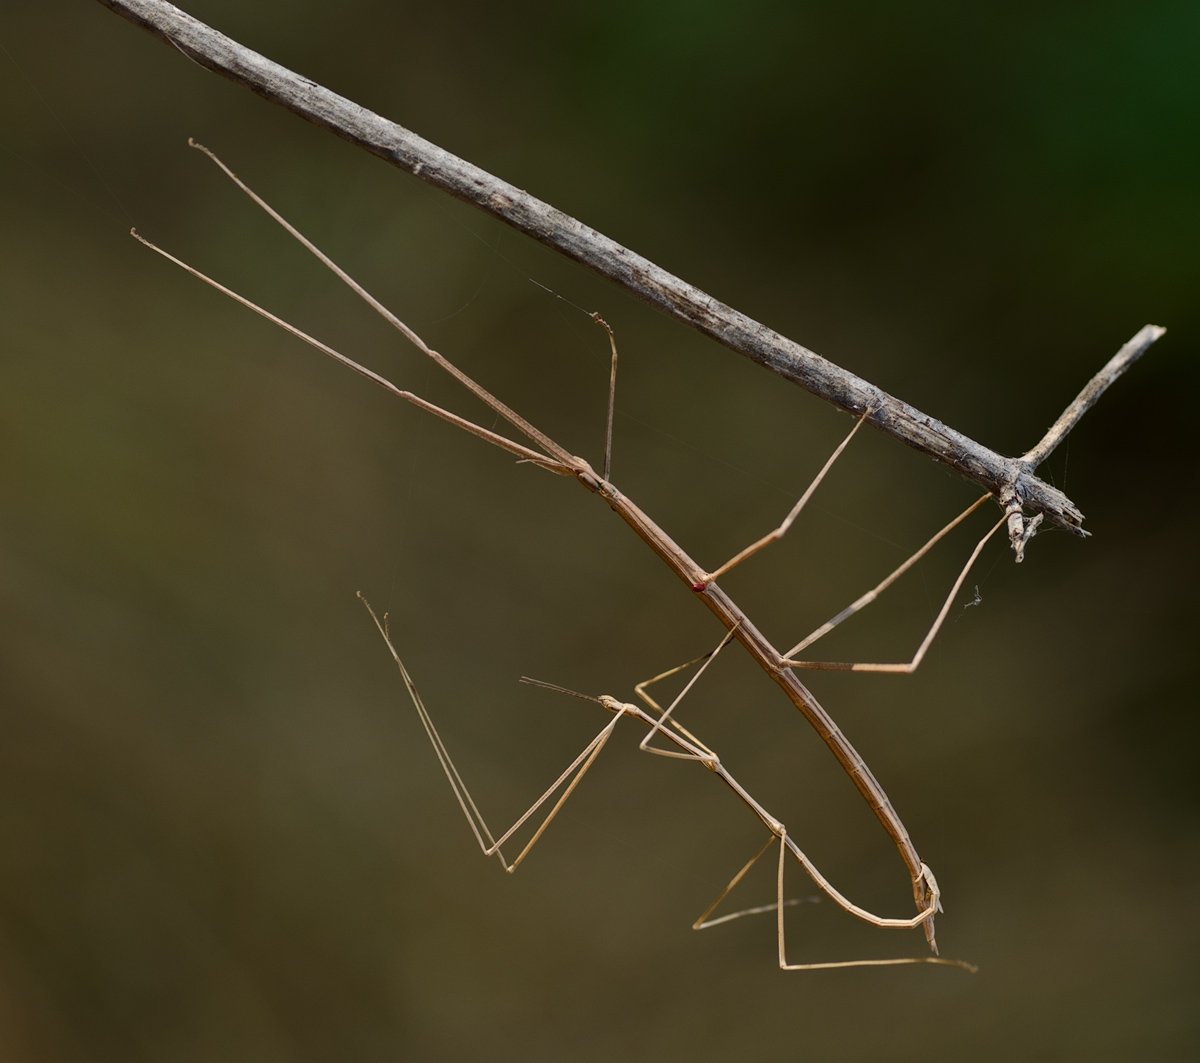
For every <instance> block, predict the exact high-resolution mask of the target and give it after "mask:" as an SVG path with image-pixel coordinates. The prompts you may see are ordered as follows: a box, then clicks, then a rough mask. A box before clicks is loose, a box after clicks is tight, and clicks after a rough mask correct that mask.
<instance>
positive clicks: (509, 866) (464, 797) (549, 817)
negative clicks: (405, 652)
mask: <svg viewBox="0 0 1200 1063" xmlns="http://www.w3.org/2000/svg"><path fill="white" fill-rule="evenodd" d="M358 597H359V599H360V600H361V601H362V603H363V605H364V606H366V608H367V612H368V613H370V614H371V619H372V620H373V621H374V622H375V627H376V628H378V630H379V634H380V635H381V636H382V638H383V641H384V642H385V643H386V644H387V648H388V651H389V652H390V653H391V655H392V659H393V660H394V661H395V662H396V667H397V668H398V669H399V670H400V677H401V679H403V680H404V686H405V689H406V690H407V691H408V696H409V697H410V698H411V699H412V703H413V706H414V707H415V708H416V710H417V715H418V716H419V717H420V719H421V726H422V727H424V728H425V733H426V735H428V736H429V741H430V744H431V745H432V746H433V751H434V753H435V754H436V755H437V758H438V762H439V763H440V764H441V766H442V771H443V772H444V773H445V776H446V779H447V780H448V781H449V783H450V788H451V790H453V791H454V797H455V800H457V801H458V807H459V808H461V809H462V812H463V815H464V816H465V817H466V819H467V823H468V825H469V826H470V828H471V833H472V834H474V835H475V840H476V841H477V842H478V843H479V848H480V849H481V850H482V851H483V854H484V856H495V857H497V858H498V859H499V861H500V863H501V865H502V866H503V867H504V870H505V871H508V872H510V873H511V872H513V871H515V870H516V869H517V868H518V867H519V866H520V865H521V861H523V860H524V859H525V857H526V856H528V855H529V851H530V850H531V849H532V848H533V847H534V846H535V845H536V844H537V842H538V840H539V839H540V838H541V836H542V835H543V834H544V833H545V832H546V828H547V827H549V826H550V824H551V822H552V821H553V820H554V817H555V816H557V815H558V812H559V810H560V809H561V808H562V806H563V805H564V804H565V803H566V801H567V798H568V797H570V796H571V794H572V793H573V792H574V790H575V787H576V786H578V785H579V783H580V781H581V780H582V779H583V777H584V775H585V774H587V770H588V768H590V767H591V766H592V764H593V762H594V761H595V759H596V758H597V757H598V756H599V755H600V750H602V749H603V748H604V746H605V744H606V743H607V742H608V740H609V738H610V737H611V736H612V733H613V729H614V728H615V727H616V726H617V723H618V721H619V720H620V719H621V716H620V714H619V713H618V714H615V715H614V716H613V718H612V719H611V720H610V721H609V722H608V723H607V724H605V725H604V727H603V728H601V729H600V731H599V733H598V734H597V735H596V736H595V738H593V739H592V740H591V741H590V742H588V744H587V745H586V746H584V747H583V751H582V752H581V753H580V754H579V756H577V757H576V758H575V759H574V760H573V761H571V763H570V764H568V765H567V768H566V770H565V771H564V772H563V773H562V774H561V775H559V777H558V778H557V779H555V780H554V782H553V783H551V785H550V786H549V787H548V788H547V789H546V791H545V793H543V794H542V796H541V797H539V798H538V799H537V800H536V801H535V802H534V803H533V804H532V805H530V806H529V808H528V809H527V810H526V811H525V812H524V813H523V814H522V815H521V816H520V818H518V819H517V821H516V822H515V823H513V825H512V826H511V827H509V828H508V830H506V831H505V832H504V833H503V834H501V835H500V837H499V838H495V837H493V835H492V832H491V831H490V830H489V829H488V825H487V823H486V822H485V821H484V818H483V814H482V813H481V812H480V811H479V808H478V807H477V806H476V804H475V801H474V799H473V798H472V797H471V794H470V792H469V791H468V790H467V787H466V784H465V783H464V782H463V780H462V776H461V775H459V773H458V769H457V768H456V767H455V766H454V761H453V760H451V759H450V753H449V751H448V750H447V749H446V744H445V743H444V742H443V741H442V737H441V735H440V734H438V731H437V728H436V727H435V726H434V723H433V718H432V717H431V716H430V715H429V710H428V709H426V708H425V703H424V701H423V700H422V699H421V695H420V693H419V692H418V691H417V688H416V685H415V684H414V683H413V680H412V677H411V676H410V675H409V673H408V669H407V668H406V667H405V666H404V662H403V661H402V660H401V659H400V654H399V653H398V652H397V651H396V647H395V645H394V644H393V643H392V639H391V636H390V634H389V633H388V627H387V617H386V616H385V617H384V619H383V620H382V621H381V620H380V618H379V617H378V616H377V615H376V613H375V610H374V609H372V608H371V604H370V602H368V601H367V599H366V598H364V597H363V595H362V593H361V592H359V595H358ZM560 789H561V790H562V793H561V794H559V796H558V799H557V800H556V801H555V802H554V805H553V807H552V808H551V809H550V811H549V812H548V813H547V814H546V817H545V818H544V819H543V820H542V821H541V823H539V824H538V826H537V827H536V828H535V829H534V831H533V835H532V836H531V837H530V839H529V841H528V842H526V843H525V847H524V848H523V849H522V850H521V852H520V853H519V854H518V856H517V858H516V859H515V860H513V861H512V863H509V862H508V861H507V859H506V858H505V856H504V854H503V853H502V852H501V850H500V847H501V846H502V845H504V844H505V843H506V842H507V841H508V840H509V839H510V838H512V836H513V835H514V834H516V832H517V831H519V830H520V829H521V828H522V827H523V826H525V824H526V823H527V822H528V821H529V820H530V819H531V818H532V817H533V816H534V814H535V813H536V812H537V811H538V809H540V808H541V807H542V806H543V805H544V804H546V802H547V801H549V800H551V798H553V797H554V795H555V794H556V793H558V791H559V790H560Z"/></svg>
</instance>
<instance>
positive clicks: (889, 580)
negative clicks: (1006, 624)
mask: <svg viewBox="0 0 1200 1063" xmlns="http://www.w3.org/2000/svg"><path fill="white" fill-rule="evenodd" d="M990 497H991V495H984V496H983V497H982V498H979V499H976V501H974V502H972V503H971V505H969V506H968V507H967V508H966V509H965V510H963V511H962V512H961V513H960V514H959V515H958V516H957V517H955V518H954V519H953V520H952V521H950V523H949V524H947V525H946V526H945V527H944V528H942V529H941V531H939V532H937V533H936V534H934V535H933V536H932V537H931V538H930V539H929V541H928V542H926V543H925V545H924V546H922V547H921V548H920V549H919V550H917V551H916V553H914V554H913V555H912V556H911V557H910V558H908V560H907V561H905V562H903V563H902V564H901V565H900V566H899V567H898V568H896V569H895V570H894V571H893V572H892V573H890V574H889V575H888V576H887V577H885V578H884V579H883V580H882V581H881V582H880V583H878V584H876V585H875V586H874V587H872V588H871V589H870V590H869V591H867V593H866V594H864V595H862V596H861V597H860V598H858V599H856V600H855V601H853V602H852V603H851V604H850V605H848V606H846V608H845V609H843V610H842V611H841V612H840V613H838V614H837V616H835V617H833V619H831V620H828V621H826V622H825V623H824V624H822V625H821V626H820V627H819V628H817V629H816V630H815V631H814V632H813V633H812V634H810V635H808V636H807V637H805V638H803V639H801V640H800V641H799V642H798V643H796V645H795V646H793V647H792V648H791V649H790V650H788V651H787V653H785V654H784V655H783V656H784V660H783V664H784V665H785V666H787V667H788V668H812V669H819V670H823V671H835V672H887V673H893V674H899V675H910V674H911V673H913V672H915V671H916V670H917V668H918V667H919V666H920V664H921V661H922V660H924V658H925V654H926V652H927V651H928V649H929V647H930V646H931V645H932V644H933V640H934V639H935V638H937V634H938V632H939V631H940V630H941V628H942V625H943V624H944V623H945V620H946V617H947V616H948V615H949V613H950V607H951V606H952V605H953V604H954V598H955V595H957V594H958V592H959V590H960V589H961V588H962V585H963V583H964V582H965V580H966V578H967V575H968V573H970V571H971V569H972V567H973V566H974V564H975V562H976V561H977V560H978V558H979V555H980V554H981V553H982V552H983V548H984V547H985V546H986V545H987V543H988V541H989V540H990V539H991V538H992V536H993V535H995V534H996V532H998V531H999V530H1000V529H1001V528H1002V527H1004V524H1005V522H1006V521H1007V516H1004V517H1001V518H1000V520H999V521H997V522H996V523H995V524H993V525H992V527H991V528H990V529H989V530H988V531H987V532H986V533H985V534H984V536H983V537H982V538H981V539H980V540H979V542H977V543H976V544H975V548H974V549H973V550H972V551H971V553H970V556H968V558H967V561H966V564H964V565H963V567H962V569H961V571H960V572H959V574H958V577H957V578H956V579H955V581H954V583H953V585H952V586H951V587H950V592H949V593H948V594H947V595H946V600H945V601H944V602H943V603H942V607H941V609H940V610H939V611H938V614H937V616H936V617H935V618H934V621H933V624H932V625H931V626H930V628H929V630H928V631H927V632H926V633H925V637H924V638H923V639H922V640H921V644H920V645H919V646H918V647H917V652H916V653H914V654H913V656H912V659H911V660H909V661H905V662H902V663H897V664H879V663H868V662H863V661H805V660H800V659H798V658H797V657H796V654H798V653H802V652H803V651H804V650H805V649H807V648H808V647H809V646H811V645H812V644H813V643H814V642H816V641H817V639H819V638H823V637H824V636H825V635H827V634H829V632H830V631H832V630H833V629H834V628H835V627H837V626H838V625H839V624H841V623H842V622H843V621H844V620H848V619H849V618H850V617H852V616H853V615H854V614H855V613H857V612H859V610H861V609H865V608H866V607H867V606H868V605H870V604H871V603H872V602H873V601H875V599H876V598H878V597H879V596H880V595H881V594H882V593H883V592H884V591H885V590H887V589H888V587H890V586H891V585H892V584H893V583H895V582H896V580H898V579H899V578H900V577H901V576H903V575H904V573H905V572H907V571H908V570H909V569H910V568H912V566H913V565H915V564H916V563H917V562H918V561H920V560H921V558H923V557H924V556H925V555H926V554H927V553H928V552H929V551H930V550H931V549H932V548H933V547H934V546H935V545H937V543H938V542H940V541H941V540H942V539H943V538H945V536H947V535H948V534H949V533H950V532H951V531H953V530H954V529H955V528H956V527H958V525H959V524H961V523H962V522H963V521H964V520H966V519H967V517H969V516H970V515H971V514H972V513H974V512H975V510H977V509H978V508H979V507H980V506H982V505H983V504H984V502H986V501H987V500H988V499H989V498H990Z"/></svg>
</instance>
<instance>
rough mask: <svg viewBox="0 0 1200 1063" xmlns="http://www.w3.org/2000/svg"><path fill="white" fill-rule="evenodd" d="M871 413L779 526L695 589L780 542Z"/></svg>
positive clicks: (862, 419)
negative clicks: (772, 544)
mask: <svg viewBox="0 0 1200 1063" xmlns="http://www.w3.org/2000/svg"><path fill="white" fill-rule="evenodd" d="M870 414H871V411H870V410H869V409H867V410H864V411H863V414H862V416H861V417H859V419H858V420H857V421H855V422H854V427H853V428H851V429H850V431H849V432H848V433H847V434H846V438H845V439H843V440H842V441H841V442H840V443H839V444H838V445H837V448H836V449H835V450H834V452H833V453H832V454H830V455H829V458H828V460H827V461H826V462H825V464H824V465H822V466H821V471H820V472H818V473H817V475H816V476H815V477H813V481H812V483H810V484H809V485H808V487H807V488H806V489H805V491H804V494H802V495H801V496H800V498H799V500H798V501H797V502H796V504H795V505H794V506H792V508H791V511H790V512H789V513H788V515H787V516H786V517H784V518H783V521H782V523H781V524H780V525H779V527H778V528H775V529H774V530H772V531H769V532H767V534H766V535H764V536H763V537H762V538H761V539H758V540H756V541H755V542H753V543H751V544H750V545H749V546H747V547H746V548H745V549H744V550H741V551H739V552H738V553H736V554H734V555H733V557H731V558H730V559H729V560H728V561H726V562H725V564H723V565H721V566H720V567H719V568H716V569H714V570H713V571H712V572H709V573H707V574H706V575H705V578H704V579H703V580H701V581H700V582H699V583H698V584H696V586H695V590H698V591H702V590H704V588H705V587H707V586H708V585H709V584H710V583H714V582H715V581H716V580H718V579H720V578H721V577H722V576H723V575H725V573H726V572H728V571H729V570H730V569H732V568H736V567H737V566H738V565H740V564H741V563H742V562H743V561H747V560H749V559H750V558H751V557H753V556H754V555H755V554H757V553H758V552H759V550H761V549H763V548H764V547H766V546H770V545H771V543H773V542H778V541H779V540H780V539H782V538H783V537H784V536H785V535H786V534H787V531H788V529H789V528H790V527H791V526H792V524H793V523H795V520H796V518H797V517H798V516H800V511H801V510H802V509H803V508H804V507H805V506H806V505H807V504H808V500H809V499H810V498H812V496H813V492H814V491H816V489H817V488H818V487H819V486H820V484H821V481H822V480H824V479H825V474H826V473H828V472H829V470H830V469H831V468H833V463H834V462H835V461H837V460H838V458H840V457H841V456H842V451H843V450H845V449H846V447H848V446H849V445H850V440H852V439H853V438H854V435H855V433H856V432H857V431H858V430H859V429H860V428H861V427H862V426H863V422H864V421H865V420H866V419H867V417H868V416H870Z"/></svg>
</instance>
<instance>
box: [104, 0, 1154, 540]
mask: <svg viewBox="0 0 1200 1063" xmlns="http://www.w3.org/2000/svg"><path fill="white" fill-rule="evenodd" d="M100 3H102V4H103V5H104V6H105V7H107V8H109V9H110V10H112V11H114V12H116V13H117V14H120V15H122V16H123V17H124V18H126V19H128V20H129V21H131V22H133V23H135V24H137V25H139V26H142V27H143V28H144V29H146V30H148V31H150V32H151V33H153V34H154V35H155V36H157V37H159V38H160V39H162V40H163V41H165V42H167V43H169V44H170V45H172V46H173V47H174V48H176V49H177V50H178V51H180V52H182V53H183V54H184V55H186V56H188V57H189V58H191V59H193V60H194V61H195V62H197V63H199V64H200V65H201V66H204V67H206V68H208V69H210V70H212V71H214V72H216V73H218V74H221V75H222V76H224V77H227V78H229V79H230V80H232V81H235V82H237V83H238V84H240V85H244V86H245V87H247V88H249V89H251V90H252V91H253V92H255V93H257V94H258V95H260V96H262V97H264V98H265V99H268V100H271V101H273V102H275V103H278V104H280V105H281V106H283V107H285V108H287V109H288V110H290V111H292V112H293V113H295V114H297V115H299V116H300V117H302V118H304V119H306V120H308V121H310V122H313V123H314V124H316V125H319V126H322V127H324V128H326V129H329V130H330V131H332V132H334V133H336V134H337V135H338V136H340V137H343V138H344V139H346V140H348V141H350V142H351V143H353V144H356V145H358V146H360V147H362V148H363V149H365V150H366V151H369V152H371V153H372V154H373V155H376V156H378V157H380V158H382V159H384V160H385V161H387V162H389V163H391V164H392V165H395V166H398V167H400V168H401V169H403V170H406V171H408V172H409V173H411V174H413V175H414V176H416V177H419V178H420V179H421V180H422V181H426V182H428V183H429V184H432V185H434V186H436V187H438V188H440V189H443V190H444V191H446V192H448V193H449V194H451V195H453V196H455V197H457V198H458V199H461V200H463V201H465V202H468V203H470V204H472V205H474V206H476V207H478V208H479V209H480V210H483V211H485V212H486V213H488V214H491V215H492V216H494V217H496V218H498V219H500V220H501V221H503V222H505V223H507V224H508V225H511V226H512V227H513V228H515V229H517V230H519V231H520V232H523V233H525V234H526V235H528V236H531V237H532V238H533V239H535V240H538V241H540V242H541V243H544V244H546V245H547V246H549V247H552V248H554V249H555V250H557V251H559V252H561V253H562V254H564V255H566V256H567V257H568V258H572V259H574V260H575V261H577V262H580V263H582V264H583V265H585V266H587V267H589V268H590V269H592V270H595V271H596V272H597V273H599V274H601V275H602V276H604V277H606V278H608V279H609V280H611V281H613V282H614V283H616V284H618V285H620V286H621V287H623V288H625V289H626V290H627V291H629V292H631V293H633V294H634V295H636V296H638V297H639V298H641V299H644V300H646V301H647V302H649V303H650V304H651V305H653V306H655V307H657V308H658V309H659V310H661V311H663V312H664V313H667V314H669V315H670V316H672V317H674V318H676V319H677V320H679V321H682V322H684V323H685V324H687V325H689V326H690V327H691V328H694V329H696V330H697V331H699V332H701V333H703V334H704V335H706V336H710V337H711V338H713V339H715V340H717V341H718V342H719V343H722V344H724V345H725V346H726V347H728V348H729V349H730V350H733V351H735V352H737V353H738V354H741V355H744V356H745V357H747V358H750V359H752V360H753V361H755V362H757V363H759V364H760V365H762V366H765V367H766V368H768V369H771V370H772V371H774V372H776V373H778V374H780V375H781V376H783V377H786V378H787V379H788V380H791V381H792V382H794V383H797V384H799V385H800V386H801V387H803V388H806V389H807V390H809V391H811V392H812V393H813V394H815V395H818V396H820V397H821V398H823V399H825V400H826V401H827V402H830V403H832V404H833V405H835V406H837V407H839V408H841V409H843V410H846V411H847V412H849V413H852V414H854V415H855V416H858V415H861V414H862V413H863V411H864V410H871V411H873V412H872V413H871V415H870V417H869V421H870V423H871V424H872V425H874V426H875V427H876V428H878V429H880V430H881V431H883V432H885V433H887V434H888V435H891V436H892V437H893V438H895V439H897V440H899V441H901V442H903V443H905V444H906V445H907V446H910V447H913V448H915V449H917V450H920V451H922V452H923V453H925V454H928V455H929V456H930V457H932V458H934V459H935V460H937V461H940V462H942V463H943V464H946V465H948V466H950V467H951V468H953V469H955V470H957V471H958V472H959V473H960V474H961V475H962V476H964V477H966V478H967V479H969V480H972V481H974V482H975V483H977V484H979V485H980V486H982V487H984V488H986V489H987V491H988V492H989V493H990V494H992V495H994V496H996V497H997V498H998V499H1000V501H1001V504H1002V505H1008V504H1009V502H1010V500H1012V501H1013V502H1014V504H1016V505H1018V506H1020V507H1024V509H1026V510H1028V511H1030V512H1031V513H1034V514H1043V513H1044V514H1045V515H1046V516H1047V517H1048V518H1049V519H1050V520H1052V521H1053V522H1054V523H1056V524H1058V525H1060V526H1062V527H1064V528H1067V529H1068V530H1069V531H1072V532H1074V533H1076V534H1080V535H1082V534H1083V529H1082V524H1083V514H1082V513H1081V512H1080V511H1079V509H1078V508H1077V507H1076V506H1075V504H1074V503H1073V502H1071V500H1070V499H1069V498H1067V496H1066V495H1065V494H1063V493H1062V492H1061V491H1059V490H1058V489H1057V488H1055V487H1052V486H1050V485H1049V484H1047V483H1045V482H1044V481H1042V480H1040V479H1038V477H1037V476H1036V475H1035V474H1034V472H1033V471H1032V468H1031V467H1030V466H1028V465H1026V464H1023V463H1021V462H1020V461H1017V460H1015V459H1012V458H1007V457H1004V456H1003V455H1001V454H998V453H996V452H995V451H993V450H990V449H989V448H987V447H985V446H983V445H982V444H979V443H976V442H975V441H974V440H972V439H970V438H968V437H967V436H965V435H963V434H962V433H961V432H958V431H955V430H954V429H953V428H950V427H948V426H947V425H944V424H942V423H941V422H940V421H939V420H937V419H936V418H934V417H930V416H929V415H928V414H925V413H922V412H921V411H920V410H917V409H916V408H915V407H913V406H910V405H909V404H908V403H905V402H903V401H901V400H900V399H897V398H895V397H894V396H892V395H889V394H887V393H886V392H884V391H882V390H881V389H879V388H877V387H875V386H874V385H873V384H870V383H869V382H867V381H865V380H862V379H860V378H859V377H857V376H855V375H854V374H853V373H849V372H847V371H846V370H844V369H842V368H841V367H839V366H837V365H835V364H834V363H832V362H830V361H828V360H827V359H825V358H822V357H821V356H820V355H818V354H816V353H815V352H813V351H811V350H809V349H808V348H806V347H803V346H802V345H800V344H799V343H796V342H794V341H793V340H789V339H787V338H786V337H784V336H781V335H780V334H779V333H777V332H775V331H773V330H772V329H769V328H767V327H766V326H764V325H762V324H760V323H758V322H757V321H754V320H753V319H752V318H750V317H748V316H747V315H745V314H742V313H740V312H739V311H737V310H734V309H733V308H732V307H729V306H726V305H725V304H724V303H722V302H720V301H718V300H716V299H714V298H712V297H711V296H709V295H707V294H706V293H704V292H702V291H700V290H699V289H698V288H695V287H694V286H692V285H690V284H688V283H686V282H685V281H683V280H680V279H679V278H678V277H675V276H673V275H672V274H670V273H668V272H667V271H666V270H664V269H661V268H660V267H658V266H656V265H655V264H654V263H652V262H650V261H648V260H647V259H645V258H643V257H642V256H640V255H637V254H635V253H634V252H632V251H630V250H629V249H628V248H625V247H622V246H621V245H620V244H618V243H617V242H616V241H614V240H611V239H609V238H608V237H606V236H604V235H603V234H602V233H599V232H597V231H596V230H595V229H592V228H590V227H589V226H587V225H584V224H583V223H582V222H579V221H577V220H576V219H574V218H572V217H570V216H568V215H566V214H564V213H563V212H562V211H560V210H556V209H555V208H554V207H552V206H550V205H549V204H547V203H544V202H543V201H541V200H539V199H537V198H536V197H534V196H531V195H529V193H527V192H525V191H523V190H522V189H519V188H516V187H515V186H513V185H511V184H509V183H507V182H505V181H502V180H500V179H498V178H496V177H494V176H492V175H491V174H489V173H487V172H486V171H484V170H481V169H480V168H479V167H477V166H474V165H472V164H471V163H469V162H466V161H465V160H463V159H460V158H457V157H456V156H454V155H452V154H451V153H450V152H447V151H445V150H443V149H442V148H439V147H438V146H437V145H435V144H432V143H430V142H429V141H427V140H425V139H423V138H422V137H420V136H417V135H416V134H415V133H413V132H411V131H410V130H408V129H405V128H404V127H403V126H401V125H398V124H396V123H395V122H391V121H389V120H388V119H386V118H383V117H381V116H380V115H378V114H375V113H373V112H371V111H369V110H367V109H366V108H365V107H362V106H360V105H358V104H356V103H354V102H353V101H351V100H348V99H346V98H344V97H342V96H339V95H337V94H336V93H334V92H331V91H330V90H329V89H327V88H325V87H323V86H322V85H319V84H317V83H316V82H314V81H312V80H310V79H309V78H306V77H303V76H302V75H300V74H296V73H294V72H293V71H291V70H288V69H287V68H285V67H283V66H280V65H279V64H278V63H274V62H272V61H271V60H269V59H267V58H265V57H264V56H262V55H260V54H258V53H257V52H254V51H252V50H251V49H249V48H246V47H245V46H243V45H241V44H239V43H238V42H237V41H234V40H232V39H231V38H229V37H227V36H225V35H224V34H222V33H219V32H218V31H217V30H215V29H213V28H212V27H210V26H207V25H205V24H204V23H203V22H200V21H199V20H198V19H195V18H193V17H192V16H190V15H188V14H186V13H185V12H183V11H181V10H179V8H177V7H175V6H173V5H172V4H169V3H165V2H164V0H100ZM1151 328H1153V326H1151ZM605 479H607V476H606V477H605ZM1027 542H1028V539H1027V538H1024V539H1023V538H1021V536H1020V529H1018V530H1017V532H1016V533H1014V535H1013V548H1014V550H1017V552H1018V554H1019V553H1020V551H1021V550H1023V549H1024V546H1025V544H1026V543H1027Z"/></svg>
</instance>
